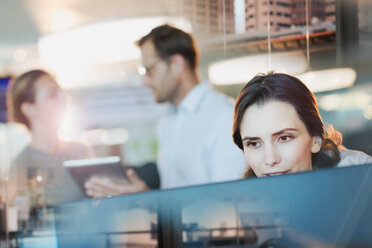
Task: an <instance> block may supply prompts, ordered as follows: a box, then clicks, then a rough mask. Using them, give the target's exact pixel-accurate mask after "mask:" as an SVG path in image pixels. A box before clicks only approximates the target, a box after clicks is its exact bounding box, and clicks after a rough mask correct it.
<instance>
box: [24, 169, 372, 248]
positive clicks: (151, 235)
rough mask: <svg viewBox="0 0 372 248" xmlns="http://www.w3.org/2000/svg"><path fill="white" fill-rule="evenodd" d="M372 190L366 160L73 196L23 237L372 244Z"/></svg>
mask: <svg viewBox="0 0 372 248" xmlns="http://www.w3.org/2000/svg"><path fill="white" fill-rule="evenodd" d="M371 190H372V167H371V165H365V166H352V167H347V168H338V169H327V170H321V171H315V172H307V173H298V174H291V175H283V176H277V177H270V178H257V179H249V180H240V181H235V182H226V183H218V184H212V185H204V186H195V187H186V188H178V189H174V190H162V191H152V192H148V193H141V194H132V195H127V196H120V197H110V198H104V199H91V200H86V201H80V202H71V203H65V204H61V205H58V206H56V207H53V208H52V209H51V211H46V212H45V213H44V215H42V216H39V219H38V224H37V225H36V226H34V227H32V230H30V232H27V233H24V234H20V235H19V237H18V243H19V244H21V247H42V246H43V244H44V243H45V247H107V248H108V247H247V248H248V247H369V246H371V245H372V229H371V228H370V227H371V225H372V216H371V214H370V208H371V206H372V195H371V193H370V192H371ZM52 213H54V214H52ZM41 227H43V228H41ZM42 230H43V231H44V232H41V231H42ZM48 235H49V236H48ZM32 240H34V241H35V243H32ZM36 241H37V243H36ZM42 241H44V243H43V242H42ZM48 242H49V243H48ZM33 244H34V246H33ZM35 244H37V245H35Z"/></svg>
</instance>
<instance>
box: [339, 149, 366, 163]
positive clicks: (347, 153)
mask: <svg viewBox="0 0 372 248" xmlns="http://www.w3.org/2000/svg"><path fill="white" fill-rule="evenodd" d="M340 156H341V159H340V162H339V163H338V164H337V167H343V166H351V165H362V164H370V163H372V157H371V156H369V155H368V154H366V153H364V152H362V151H356V150H350V149H340Z"/></svg>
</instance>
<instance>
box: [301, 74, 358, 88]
mask: <svg viewBox="0 0 372 248" xmlns="http://www.w3.org/2000/svg"><path fill="white" fill-rule="evenodd" d="M356 76H357V75H356V71H355V70H354V69H352V68H333V69H327V70H321V71H310V72H306V73H303V74H300V75H297V77H298V78H299V79H301V80H302V81H303V82H304V83H305V84H306V85H307V87H309V89H310V90H311V91H312V92H322V91H328V90H336V89H342V88H347V87H350V86H352V85H353V84H354V82H355V79H356Z"/></svg>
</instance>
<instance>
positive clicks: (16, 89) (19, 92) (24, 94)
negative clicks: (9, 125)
mask: <svg viewBox="0 0 372 248" xmlns="http://www.w3.org/2000/svg"><path fill="white" fill-rule="evenodd" d="M42 76H49V77H51V78H52V76H51V75H50V74H49V73H47V72H46V71H43V70H32V71H28V72H25V73H23V74H22V75H20V76H19V77H17V78H15V79H13V80H11V83H10V85H9V89H8V92H7V107H8V119H9V120H11V121H15V122H19V123H22V124H24V125H26V126H27V128H28V129H30V121H29V120H28V119H27V117H26V116H25V115H24V113H23V112H22V109H21V107H22V104H23V103H25V102H27V103H34V102H35V84H36V83H37V81H38V80H39V79H40V78H41V77H42Z"/></svg>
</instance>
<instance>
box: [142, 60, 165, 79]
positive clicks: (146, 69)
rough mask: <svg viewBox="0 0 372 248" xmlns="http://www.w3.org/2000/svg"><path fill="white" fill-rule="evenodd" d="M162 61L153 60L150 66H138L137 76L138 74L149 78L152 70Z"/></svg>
mask: <svg viewBox="0 0 372 248" xmlns="http://www.w3.org/2000/svg"><path fill="white" fill-rule="evenodd" d="M161 61H162V59H157V60H155V61H154V62H152V64H150V65H148V66H139V67H138V74H140V75H141V76H145V75H147V76H149V77H151V72H152V70H153V69H154V68H155V66H156V65H157V64H159V62H161Z"/></svg>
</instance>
